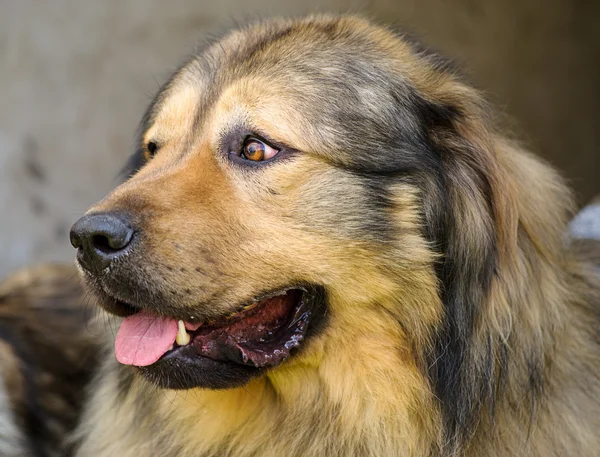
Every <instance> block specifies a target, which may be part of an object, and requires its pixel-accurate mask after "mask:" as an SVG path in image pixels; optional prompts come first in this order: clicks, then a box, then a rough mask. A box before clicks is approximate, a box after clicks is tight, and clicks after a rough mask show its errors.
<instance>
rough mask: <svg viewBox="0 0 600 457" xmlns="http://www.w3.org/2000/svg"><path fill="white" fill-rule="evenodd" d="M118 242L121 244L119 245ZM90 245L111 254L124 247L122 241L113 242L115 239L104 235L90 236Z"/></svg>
mask: <svg viewBox="0 0 600 457" xmlns="http://www.w3.org/2000/svg"><path fill="white" fill-rule="evenodd" d="M120 244H121V246H119V245H120ZM92 246H94V248H96V249H98V250H99V251H102V252H103V253H105V254H112V253H113V252H117V251H118V250H120V249H122V248H124V247H125V246H123V245H122V243H119V242H118V241H117V242H115V240H112V239H110V238H107V237H106V236H104V235H94V236H92Z"/></svg>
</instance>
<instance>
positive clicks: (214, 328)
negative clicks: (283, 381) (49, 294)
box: [101, 285, 327, 389]
mask: <svg viewBox="0 0 600 457" xmlns="http://www.w3.org/2000/svg"><path fill="white" fill-rule="evenodd" d="M105 294H106V292H105V293H104V294H102V295H105ZM260 297H261V298H259V299H256V300H253V301H252V302H251V303H240V305H239V307H237V308H236V309H238V311H237V312H235V313H232V314H229V315H227V316H221V317H218V318H216V319H215V318H213V319H211V320H210V321H204V322H198V321H196V322H195V323H193V324H192V323H190V322H186V323H185V328H186V329H187V335H188V336H189V340H188V341H186V342H185V343H183V344H181V345H180V344H178V342H179V341H180V340H179V338H178V339H177V340H176V342H175V343H174V344H173V345H172V346H171V347H170V348H169V349H168V350H166V351H165V352H164V353H162V350H161V351H160V352H159V354H160V353H162V355H161V356H160V357H159V358H158V360H155V361H153V360H154V359H152V360H150V361H149V362H145V363H137V362H136V361H135V360H132V361H127V362H125V363H126V364H129V365H132V366H134V367H135V369H136V371H137V372H138V373H140V374H141V375H142V377H144V378H145V379H146V380H147V381H149V382H151V383H153V384H155V385H157V386H159V387H162V388H168V389H191V388H207V389H228V388H234V387H240V386H243V385H245V384H246V383H247V382H248V381H250V380H251V379H252V378H254V377H257V376H260V375H261V374H262V373H264V372H265V371H266V370H269V369H273V368H275V367H277V366H279V365H280V364H282V363H284V362H285V361H287V360H288V359H289V358H291V357H294V356H295V355H296V353H297V352H299V351H300V350H302V349H303V348H304V347H305V346H306V344H307V340H308V339H310V338H311V337H312V335H314V334H315V333H317V332H318V331H319V329H320V328H321V327H322V326H323V323H324V320H325V319H324V318H325V316H326V306H327V305H326V298H325V291H324V288H323V287H322V286H314V285H302V286H293V287H291V288H285V289H279V290H277V291H272V292H269V293H265V294H262V295H261V296H260ZM101 303H102V306H103V307H104V308H105V309H106V310H107V311H108V312H110V313H112V314H116V315H118V316H121V317H128V316H132V317H133V319H134V320H135V315H136V314H137V313H141V314H140V316H143V315H145V314H148V311H146V310H145V309H141V308H140V307H138V306H137V305H136V304H133V305H132V304H127V303H125V302H122V301H120V300H118V299H115V298H114V297H110V296H106V297H104V298H103V299H102V300H101ZM156 308H158V307H156ZM165 308H168V307H165ZM157 318H159V319H167V320H169V321H170V322H173V321H176V320H178V319H181V317H180V316H177V315H170V314H169V313H164V312H163V313H161V316H160V317H159V316H158V315H157ZM152 319H153V318H152ZM172 325H174V324H172ZM180 325H181V326H183V325H184V323H183V322H181V321H180ZM117 338H118V336H117ZM168 344H170V343H167V345H168Z"/></svg>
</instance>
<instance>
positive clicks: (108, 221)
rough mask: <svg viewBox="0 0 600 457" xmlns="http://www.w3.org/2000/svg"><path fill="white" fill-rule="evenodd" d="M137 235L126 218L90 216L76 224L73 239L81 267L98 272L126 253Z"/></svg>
mask: <svg viewBox="0 0 600 457" xmlns="http://www.w3.org/2000/svg"><path fill="white" fill-rule="evenodd" d="M133 234H134V230H133V229H132V228H131V227H130V226H129V225H128V224H127V223H126V222H125V221H124V217H123V216H122V215H121V216H119V215H117V214H113V213H100V214H88V215H87V216H83V217H82V218H81V219H79V220H78V221H77V222H75V224H74V225H73V227H71V233H70V236H71V244H72V245H73V247H74V248H77V259H78V260H79V262H80V263H81V265H82V266H83V267H84V268H85V269H87V270H90V271H93V272H96V273H98V272H100V271H102V270H103V269H105V268H106V267H108V266H109V265H110V263H111V262H112V261H113V260H115V259H117V258H118V257H120V256H122V255H123V254H124V253H125V252H126V249H125V248H126V247H127V246H129V244H130V243H131V239H132V238H133Z"/></svg>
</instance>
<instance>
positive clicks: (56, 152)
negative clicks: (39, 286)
mask: <svg viewBox="0 0 600 457" xmlns="http://www.w3.org/2000/svg"><path fill="white" fill-rule="evenodd" d="M323 10H329V11H342V10H354V11H363V12H366V13H367V14H369V15H371V16H373V17H375V18H378V19H381V20H383V21H386V22H395V23H397V24H404V25H407V26H408V28H409V29H410V30H412V31H413V32H415V33H416V34H418V35H420V36H421V37H422V38H424V40H425V41H426V42H427V43H429V44H430V45H432V46H433V47H435V48H437V49H439V50H440V51H442V52H443V53H445V54H447V55H449V56H451V57H453V58H455V59H458V60H459V62H462V63H463V64H464V65H465V67H466V68H467V69H468V72H469V75H470V78H471V79H472V81H473V82H474V83H475V84H476V85H477V86H478V87H480V88H482V89H485V90H486V91H487V93H488V95H489V96H490V98H491V99H492V100H493V101H494V102H496V103H497V104H498V105H499V106H500V107H501V109H503V110H504V111H506V112H507V113H509V115H510V116H511V117H512V118H514V119H515V123H514V127H515V129H516V130H517V131H518V132H520V134H521V136H522V137H524V138H525V139H526V141H527V142H528V144H529V145H530V147H531V148H532V149H534V150H535V151H536V152H538V153H540V154H541V155H543V156H545V157H547V158H548V159H549V160H551V161H552V162H553V163H554V164H556V165H557V166H558V167H559V168H561V169H562V170H563V172H564V173H565V174H566V175H567V176H568V177H569V178H570V179H571V182H572V184H573V185H574V187H575V188H576V190H577V191H578V196H579V201H580V202H583V201H585V200H587V199H588V198H590V197H591V196H592V195H593V194H595V193H597V192H598V191H600V179H599V178H598V174H599V173H598V172H599V168H600V163H599V155H600V154H599V153H598V149H599V148H600V141H599V140H600V128H599V127H600V125H599V119H600V116H599V114H598V108H597V105H598V102H600V83H599V81H600V53H599V43H600V27H599V26H598V24H599V23H600V2H598V1H589V2H584V1H580V2H577V1H569V0H564V1H562V0H519V1H516V0H498V1H492V0H479V1H478V0H455V1H448V0H446V1H443V0H438V1H433V0H400V1H398V0H395V1H394V0H371V1H367V0H364V1H352V0H331V1H325V0H307V1H304V2H302V3H300V2H297V1H296V2H292V1H285V0H218V1H207V0H205V1H199V0H169V1H167V0H151V1H150V0H104V1H81V0H79V1H69V0H37V1H35V0H0V275H3V274H5V273H7V272H9V271H12V270H14V269H16V268H18V267H21V266H24V265H27V264H31V263H33V262H40V261H47V260H57V261H69V260H71V259H72V257H73V254H74V252H73V250H72V248H71V247H70V245H69V242H68V229H69V227H70V225H71V224H72V223H73V222H74V221H75V220H76V219H77V218H78V217H79V216H80V215H81V214H82V213H83V212H84V211H85V209H86V208H87V207H88V206H89V205H90V204H91V203H93V202H94V201H96V200H98V199H99V198H101V197H102V196H103V195H104V194H105V193H106V192H107V191H108V190H109V189H111V187H113V186H114V185H115V184H116V182H117V181H116V177H117V174H118V172H119V169H120V167H121V165H122V163H123V162H124V160H125V158H126V156H127V155H128V154H129V153H130V151H131V146H132V143H133V134H134V131H135V128H136V126H137V122H138V119H139V118H140V116H141V114H142V112H143V110H144V107H145V105H146V104H147V103H148V102H149V100H150V98H151V96H152V94H153V93H154V92H155V90H156V89H157V87H158V83H160V82H161V81H162V80H164V78H165V77H166V76H168V74H169V71H170V70H172V69H173V68H174V67H175V66H176V65H177V63H178V62H179V61H180V59H181V58H182V57H183V56H185V54H186V53H187V51H189V50H190V49H191V48H192V47H193V45H194V44H195V43H196V42H197V41H198V40H200V39H202V38H203V37H205V36H206V34H207V33H215V32H219V31H220V30H222V29H223V28H226V27H228V26H229V25H231V24H232V23H233V22H234V20H235V21H237V22H238V23H244V22H245V18H248V17H256V16H267V15H273V14H280V15H281V14H298V13H303V12H312V11H323Z"/></svg>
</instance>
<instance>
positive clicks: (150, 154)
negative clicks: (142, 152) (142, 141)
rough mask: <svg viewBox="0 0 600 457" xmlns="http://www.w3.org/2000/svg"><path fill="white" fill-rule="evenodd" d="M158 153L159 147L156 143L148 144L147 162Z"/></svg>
mask: <svg viewBox="0 0 600 457" xmlns="http://www.w3.org/2000/svg"><path fill="white" fill-rule="evenodd" d="M157 151H158V145H157V144H156V143H155V142H154V141H150V142H148V144H147V145H146V160H149V159H151V158H152V157H154V155H155V154H156V152H157Z"/></svg>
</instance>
